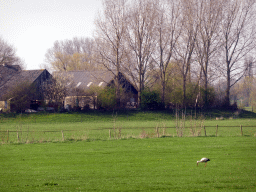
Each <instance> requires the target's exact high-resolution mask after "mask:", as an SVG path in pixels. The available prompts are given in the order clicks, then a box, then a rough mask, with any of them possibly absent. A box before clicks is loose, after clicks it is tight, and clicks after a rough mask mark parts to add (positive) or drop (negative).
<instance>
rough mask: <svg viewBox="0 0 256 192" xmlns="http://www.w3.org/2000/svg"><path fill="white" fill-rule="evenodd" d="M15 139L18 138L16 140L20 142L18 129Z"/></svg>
mask: <svg viewBox="0 0 256 192" xmlns="http://www.w3.org/2000/svg"><path fill="white" fill-rule="evenodd" d="M17 139H18V142H20V137H19V131H17Z"/></svg>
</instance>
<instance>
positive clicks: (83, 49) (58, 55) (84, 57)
mask: <svg viewBox="0 0 256 192" xmlns="http://www.w3.org/2000/svg"><path fill="white" fill-rule="evenodd" d="M93 46H94V41H93V40H92V39H89V38H77V37H75V38H73V39H72V40H64V41H55V42H54V45H53V47H52V48H50V49H48V50H47V53H46V54H45V62H46V63H47V64H50V65H51V68H52V69H53V70H54V71H71V70H88V69H91V68H93V67H94V65H93V62H92V58H93Z"/></svg>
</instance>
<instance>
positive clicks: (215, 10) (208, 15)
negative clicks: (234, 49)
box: [195, 0, 223, 107]
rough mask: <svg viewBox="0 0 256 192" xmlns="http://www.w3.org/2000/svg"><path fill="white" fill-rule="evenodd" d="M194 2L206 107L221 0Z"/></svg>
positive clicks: (221, 6)
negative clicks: (196, 9)
mask: <svg viewBox="0 0 256 192" xmlns="http://www.w3.org/2000/svg"><path fill="white" fill-rule="evenodd" d="M195 2H196V3H197V5H196V6H197V7H198V13H197V14H196V15H195V16H196V20H197V22H198V23H199V28H198V35H197V41H196V53H197V61H198V63H199V64H200V66H201V71H202V75H203V81H204V91H205V94H204V102H205V107H208V104H209V103H208V93H207V92H208V84H209V79H210V77H209V75H210V74H209V70H210V69H211V67H212V66H211V64H212V63H213V61H212V59H213V56H214V54H215V53H216V51H217V50H218V48H219V43H220V40H219V30H220V27H219V24H220V22H221V17H222V9H223V1H221V0H204V1H202V0H195Z"/></svg>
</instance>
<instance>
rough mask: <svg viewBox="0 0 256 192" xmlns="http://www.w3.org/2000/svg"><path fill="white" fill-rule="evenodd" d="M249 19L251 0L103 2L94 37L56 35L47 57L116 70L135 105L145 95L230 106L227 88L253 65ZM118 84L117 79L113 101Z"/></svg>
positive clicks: (53, 62) (57, 64) (58, 66)
mask: <svg viewBox="0 0 256 192" xmlns="http://www.w3.org/2000/svg"><path fill="white" fill-rule="evenodd" d="M255 21H256V19H255V1H254V0H226V1H223V0H175V1H168V0H158V1H155V0H129V1H128V0H104V1H103V11H102V13H100V14H99V15H98V17H97V18H96V19H95V25H96V30H95V36H94V38H74V39H72V40H63V41H61V40H60V41H56V42H55V43H54V46H53V47H52V48H50V49H49V50H48V51H47V53H46V62H47V63H48V64H49V65H50V66H51V68H52V69H53V70H55V71H69V70H102V69H105V70H109V71H112V72H113V73H114V74H116V77H118V74H119V72H122V73H123V74H125V76H126V77H127V78H129V80H130V81H131V82H132V83H133V84H134V86H135V87H136V89H137V90H138V103H139V105H140V104H142V103H143V102H142V99H143V98H145V95H146V96H147V97H149V98H153V97H154V98H156V100H157V102H158V103H160V104H159V105H160V106H168V105H169V106H172V105H173V106H175V105H179V106H183V107H195V106H198V107H206V108H207V107H211V106H224V107H229V106H230V105H231V100H230V99H231V93H232V89H231V88H232V87H234V85H236V83H237V82H238V81H239V80H241V79H242V78H243V77H245V75H246V74H248V71H252V69H253V64H254V62H255V54H254V53H255V46H256V43H255ZM120 87H121V86H120V82H119V79H118V78H115V91H114V93H115V100H116V102H115V103H116V105H117V107H118V105H120V99H121V97H122V93H121V88H120ZM150 93H152V95H150ZM155 94H157V95H158V96H156V95H155ZM142 105H143V104H142Z"/></svg>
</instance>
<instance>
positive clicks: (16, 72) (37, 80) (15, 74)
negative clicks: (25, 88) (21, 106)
mask: <svg viewBox="0 0 256 192" xmlns="http://www.w3.org/2000/svg"><path fill="white" fill-rule="evenodd" d="M49 78H51V74H50V73H49V72H48V71H47V70H46V69H42V70H21V68H20V67H19V66H17V65H4V66H3V65H2V66H0V110H9V111H13V110H14V109H13V106H12V105H10V103H11V102H10V101H11V100H12V98H8V95H9V94H10V92H11V91H12V90H13V89H14V88H15V87H17V86H19V85H21V84H22V83H26V84H27V85H29V86H33V87H34V88H35V94H34V95H33V97H31V102H30V108H32V109H33V108H34V109H36V108H37V107H38V103H39V101H40V100H42V99H43V91H42V85H43V83H44V82H45V81H46V80H47V79H49ZM24 94H26V93H24ZM22 96H23V95H20V97H22Z"/></svg>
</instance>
